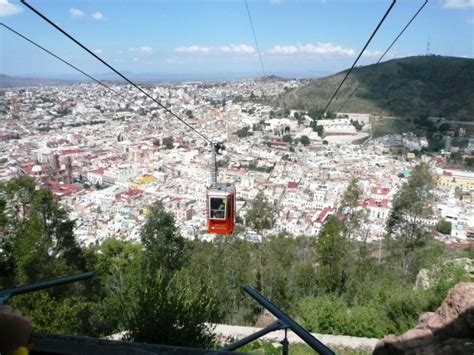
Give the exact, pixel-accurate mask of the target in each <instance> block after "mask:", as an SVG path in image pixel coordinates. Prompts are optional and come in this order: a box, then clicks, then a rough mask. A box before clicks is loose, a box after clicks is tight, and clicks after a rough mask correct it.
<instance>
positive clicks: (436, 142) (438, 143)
mask: <svg viewBox="0 0 474 355" xmlns="http://www.w3.org/2000/svg"><path fill="white" fill-rule="evenodd" d="M443 148H444V144H443V141H442V140H441V139H440V138H437V137H431V138H430V140H429V141H428V151H429V152H439V151H440V150H441V149H443Z"/></svg>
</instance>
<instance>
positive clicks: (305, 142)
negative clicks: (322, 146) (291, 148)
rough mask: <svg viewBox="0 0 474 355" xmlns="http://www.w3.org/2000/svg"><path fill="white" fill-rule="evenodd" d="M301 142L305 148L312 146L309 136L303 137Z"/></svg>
mask: <svg viewBox="0 0 474 355" xmlns="http://www.w3.org/2000/svg"><path fill="white" fill-rule="evenodd" d="M300 142H301V144H303V145H304V146H305V147H306V146H308V145H309V144H310V140H309V138H308V136H301V138H300Z"/></svg>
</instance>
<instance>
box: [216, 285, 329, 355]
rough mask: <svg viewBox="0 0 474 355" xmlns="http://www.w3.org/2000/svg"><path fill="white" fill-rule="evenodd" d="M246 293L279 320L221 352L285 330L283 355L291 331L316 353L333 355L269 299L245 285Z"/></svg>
mask: <svg viewBox="0 0 474 355" xmlns="http://www.w3.org/2000/svg"><path fill="white" fill-rule="evenodd" d="M242 288H243V290H244V291H245V292H247V293H248V294H249V296H250V297H252V298H253V299H254V300H255V301H257V302H258V303H260V304H261V305H262V306H263V307H264V308H265V309H267V310H268V311H269V312H270V313H271V314H273V315H274V316H275V317H276V318H277V320H276V321H274V322H273V323H271V324H269V325H268V326H266V327H265V328H263V329H261V330H259V331H257V332H255V333H253V334H250V335H249V336H247V337H245V338H243V339H240V340H237V341H236V342H233V343H231V344H229V345H227V346H225V347H224V348H222V349H221V351H234V350H236V349H238V348H240V347H242V346H244V345H246V344H248V343H251V342H252V341H254V340H257V339H259V338H261V337H262V336H264V335H266V334H268V333H270V332H273V331H275V330H281V329H284V330H285V337H284V339H283V341H282V342H281V344H282V346H283V348H282V353H283V355H287V354H288V345H289V343H288V339H287V331H288V329H291V330H292V331H293V332H294V333H295V334H296V335H298V336H299V337H300V338H301V339H302V340H303V341H304V342H305V343H306V344H307V345H308V346H309V347H311V348H312V349H313V350H314V351H316V352H317V353H318V354H324V355H333V354H334V352H333V351H332V350H331V349H329V348H328V347H327V346H326V345H324V344H323V343H321V342H320V341H319V340H318V339H316V338H315V337H314V336H313V335H312V334H311V333H309V332H308V331H307V330H306V329H304V328H303V327H302V326H300V325H299V324H298V323H296V322H295V321H294V320H293V319H292V318H291V317H289V316H288V315H287V314H285V313H284V312H283V311H282V310H280V309H279V308H278V307H276V306H275V305H274V304H273V303H271V302H270V301H269V300H268V299H266V298H265V297H263V296H262V295H261V294H260V293H259V292H257V290H255V289H254V288H252V287H251V286H249V285H245V286H243V287H242Z"/></svg>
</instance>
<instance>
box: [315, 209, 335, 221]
mask: <svg viewBox="0 0 474 355" xmlns="http://www.w3.org/2000/svg"><path fill="white" fill-rule="evenodd" d="M330 212H332V208H329V207H324V208H323V210H322V211H321V213H320V214H319V216H318V218H316V223H323V222H324V220H325V219H326V217H327V216H329V214H330Z"/></svg>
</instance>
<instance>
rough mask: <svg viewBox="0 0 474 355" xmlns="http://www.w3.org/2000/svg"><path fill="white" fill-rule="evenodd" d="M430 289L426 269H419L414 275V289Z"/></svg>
mask: <svg viewBox="0 0 474 355" xmlns="http://www.w3.org/2000/svg"><path fill="white" fill-rule="evenodd" d="M428 287H430V275H429V271H428V270H427V269H421V270H420V271H419V272H418V275H416V281H415V288H424V289H426V288H428Z"/></svg>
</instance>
